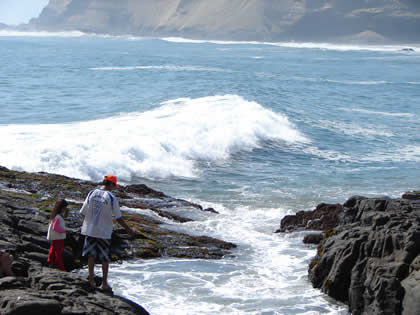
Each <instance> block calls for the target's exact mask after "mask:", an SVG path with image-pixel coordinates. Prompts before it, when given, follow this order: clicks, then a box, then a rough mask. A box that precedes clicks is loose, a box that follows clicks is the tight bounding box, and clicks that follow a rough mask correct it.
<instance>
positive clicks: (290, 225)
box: [276, 203, 343, 232]
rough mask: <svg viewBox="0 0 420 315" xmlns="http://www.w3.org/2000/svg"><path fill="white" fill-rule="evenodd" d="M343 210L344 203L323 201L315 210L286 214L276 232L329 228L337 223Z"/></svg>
mask: <svg viewBox="0 0 420 315" xmlns="http://www.w3.org/2000/svg"><path fill="white" fill-rule="evenodd" d="M342 210H343V206H342V205H339V204H325V203H321V204H319V205H318V206H317V207H316V209H315V210H313V211H299V212H297V213H296V214H295V215H287V216H285V217H284V218H283V219H282V220H281V222H280V229H279V230H277V231H276V232H292V231H298V230H319V231H323V230H327V229H329V228H332V227H334V226H336V225H337V222H338V216H339V214H340V213H341V212H342Z"/></svg>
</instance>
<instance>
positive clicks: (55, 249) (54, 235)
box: [47, 199, 67, 271]
mask: <svg viewBox="0 0 420 315" xmlns="http://www.w3.org/2000/svg"><path fill="white" fill-rule="evenodd" d="M65 217H67V201H66V200H64V199H62V200H59V201H57V202H56V203H55V206H54V209H53V211H52V213H51V217H50V221H49V225H48V235H47V239H48V240H50V241H51V247H50V252H49V254H48V262H49V263H50V267H53V266H55V267H56V268H57V269H60V270H62V271H66V269H64V264H63V257H62V256H63V248H64V239H65V238H66V223H65V222H64V218H65Z"/></svg>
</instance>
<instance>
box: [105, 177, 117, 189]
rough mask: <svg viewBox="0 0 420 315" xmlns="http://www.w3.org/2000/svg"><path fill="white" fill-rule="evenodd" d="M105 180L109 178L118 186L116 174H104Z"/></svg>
mask: <svg viewBox="0 0 420 315" xmlns="http://www.w3.org/2000/svg"><path fill="white" fill-rule="evenodd" d="M104 179H105V180H109V181H110V182H112V183H114V184H115V188H118V187H120V186H118V185H117V176H115V175H112V174H108V175H105V176H104Z"/></svg>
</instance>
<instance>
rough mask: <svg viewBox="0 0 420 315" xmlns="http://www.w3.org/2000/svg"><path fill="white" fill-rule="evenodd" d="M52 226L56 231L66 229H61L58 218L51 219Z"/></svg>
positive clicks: (60, 231)
mask: <svg viewBox="0 0 420 315" xmlns="http://www.w3.org/2000/svg"><path fill="white" fill-rule="evenodd" d="M52 228H53V230H54V231H56V232H58V233H65V232H66V230H65V229H63V228H62V227H61V226H60V220H59V219H53V221H52Z"/></svg>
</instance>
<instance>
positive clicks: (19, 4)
mask: <svg viewBox="0 0 420 315" xmlns="http://www.w3.org/2000/svg"><path fill="white" fill-rule="evenodd" d="M48 1H49V0H0V23H5V24H10V25H16V24H20V23H27V22H29V20H30V19H31V18H33V17H37V16H38V15H39V13H41V10H42V9H43V8H44V7H45V6H46V5H47V3H48Z"/></svg>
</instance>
